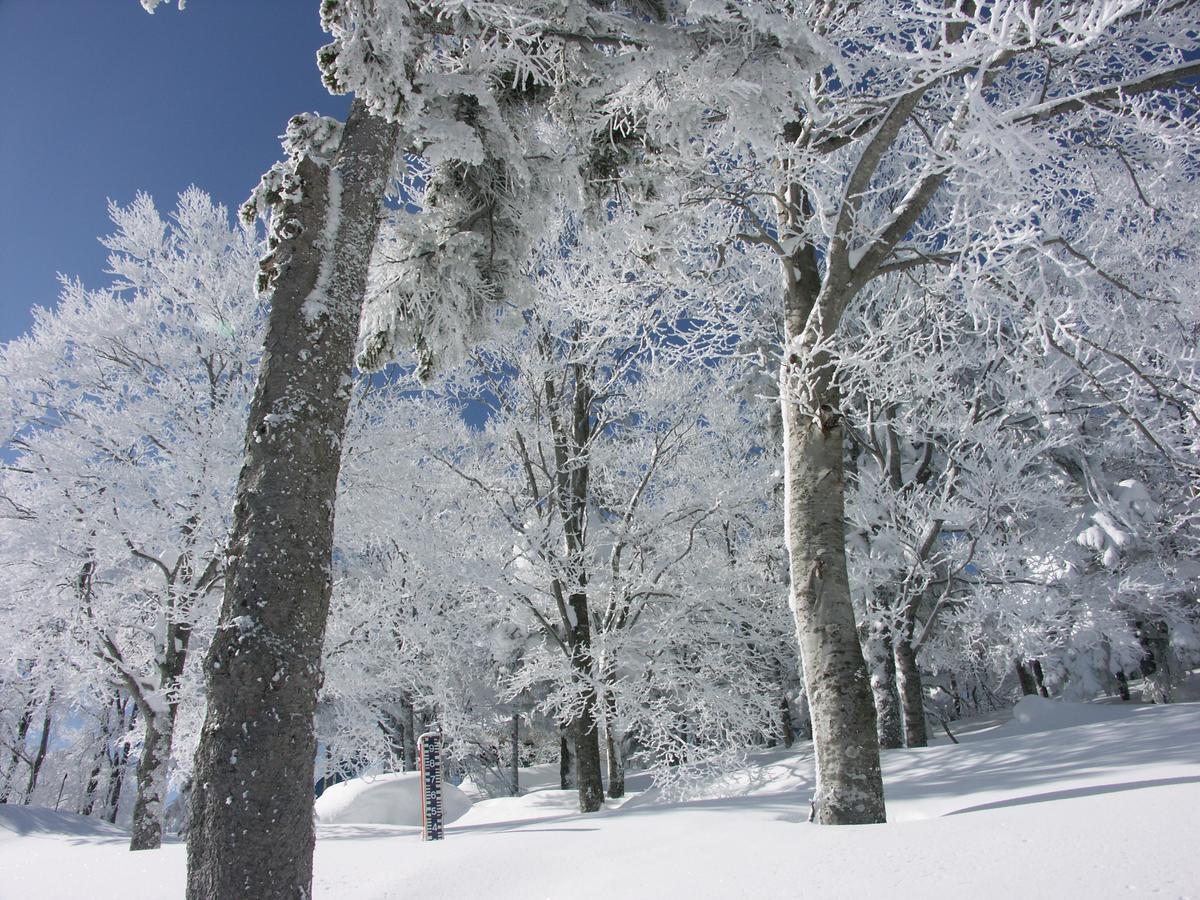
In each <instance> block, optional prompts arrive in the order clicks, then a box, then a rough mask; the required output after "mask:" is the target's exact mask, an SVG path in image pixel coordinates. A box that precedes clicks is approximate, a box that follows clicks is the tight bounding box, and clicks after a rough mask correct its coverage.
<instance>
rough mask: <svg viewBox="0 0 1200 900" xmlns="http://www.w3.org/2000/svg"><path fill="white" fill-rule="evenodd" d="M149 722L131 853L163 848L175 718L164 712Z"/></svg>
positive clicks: (148, 716)
mask: <svg viewBox="0 0 1200 900" xmlns="http://www.w3.org/2000/svg"><path fill="white" fill-rule="evenodd" d="M145 719H146V736H145V737H144V738H143V739H142V755H141V758H140V759H139V760H138V767H137V799H136V800H135V801H134V804H133V822H132V824H131V828H132V834H131V835H130V839H129V849H130V850H157V849H158V848H159V847H160V846H162V832H163V813H164V811H165V809H166V802H165V801H166V796H167V765H168V763H169V762H170V759H171V740H172V732H173V731H174V722H173V719H174V716H172V715H170V714H169V713H166V712H163V713H160V714H157V715H154V714H150V715H146V716H145Z"/></svg>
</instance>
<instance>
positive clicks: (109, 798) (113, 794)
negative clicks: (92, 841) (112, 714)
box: [104, 695, 137, 825]
mask: <svg viewBox="0 0 1200 900" xmlns="http://www.w3.org/2000/svg"><path fill="white" fill-rule="evenodd" d="M118 700H119V701H120V710H119V714H120V724H121V726H122V728H121V730H120V731H119V732H118V734H122V735H124V740H123V741H122V742H121V745H120V749H118V748H116V747H114V748H113V756H112V768H111V769H109V772H108V788H107V790H106V791H105V792H104V811H105V812H104V818H105V819H106V820H107V821H108V822H109V823H110V824H113V825H115V824H116V823H117V812H118V811H119V809H120V806H121V788H122V787H124V785H125V767H126V766H127V765H128V764H129V751H130V749H131V746H130V745H131V743H132V741H131V739H130V737H129V732H130V729H132V728H133V726H134V724H135V723H136V721H137V706H133V707H132V709H131V710H130V713H129V718H128V719H126V718H125V702H124V700H122V699H121V698H120V696H119V695H118Z"/></svg>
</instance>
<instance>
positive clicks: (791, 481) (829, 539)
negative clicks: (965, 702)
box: [780, 365, 886, 825]
mask: <svg viewBox="0 0 1200 900" xmlns="http://www.w3.org/2000/svg"><path fill="white" fill-rule="evenodd" d="M789 374H790V366H789V365H785V366H784V375H783V382H782V385H781V388H782V390H781V392H780V393H781V402H782V405H783V431H784V468H785V481H784V484H785V510H786V515H785V518H784V530H785V540H786V543H787V549H788V556H789V559H790V570H791V600H792V611H793V613H794V614H795V617H796V631H797V637H798V639H799V643H800V660H801V663H802V665H803V668H804V683H805V686H806V689H807V692H808V702H809V709H810V714H811V716H812V728H813V749H814V755H815V756H816V766H817V785H816V792H815V794H814V796H813V805H812V820H813V821H814V822H817V823H819V824H822V825H856V824H869V823H874V822H882V821H884V819H885V815H886V814H885V808H884V799H883V777H882V774H881V772H880V765H879V739H878V735H877V734H876V727H875V704H874V703H873V701H872V698H871V685H870V679H869V677H868V676H867V666H866V663H865V662H864V660H863V654H862V647H861V646H860V644H859V641H858V630H857V627H856V625H855V621H854V607H853V605H852V603H851V601H850V585H849V579H848V576H847V574H846V539H845V482H844V474H843V460H842V453H843V448H842V432H843V428H842V423H841V419H840V417H839V414H838V413H837V409H838V406H839V397H838V394H837V390H836V388H834V387H833V386H832V385H830V384H829V383H828V382H827V381H824V379H820V378H816V379H811V380H809V382H808V383H806V384H804V385H803V386H802V388H801V390H803V391H804V392H805V393H806V394H807V396H806V397H805V401H806V402H805V406H804V407H802V406H801V404H800V403H799V402H796V400H795V399H794V398H793V391H794V390H795V388H794V387H793V386H792V385H791V384H790V383H789V382H790V378H789Z"/></svg>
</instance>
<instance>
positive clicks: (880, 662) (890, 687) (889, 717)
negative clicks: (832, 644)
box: [867, 622, 904, 750]
mask: <svg viewBox="0 0 1200 900" xmlns="http://www.w3.org/2000/svg"><path fill="white" fill-rule="evenodd" d="M867 642H868V643H867V647H868V659H869V661H870V666H871V693H872V695H873V696H874V698H875V718H876V723H875V728H876V734H877V735H878V737H879V749H880V750H895V749H896V748H897V747H903V746H904V732H903V724H902V722H901V713H900V694H899V691H898V689H897V687H896V660H895V657H894V656H893V649H892V635H891V632H890V631H889V630H888V629H887V627H886V626H884V625H883V623H881V622H877V623H875V626H874V627H872V629H871V634H870V635H869V636H868V637H867Z"/></svg>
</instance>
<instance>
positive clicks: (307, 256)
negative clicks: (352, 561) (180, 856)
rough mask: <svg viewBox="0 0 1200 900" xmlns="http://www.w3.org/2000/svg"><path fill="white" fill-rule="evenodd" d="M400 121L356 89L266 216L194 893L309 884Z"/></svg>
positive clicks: (269, 893)
mask: <svg viewBox="0 0 1200 900" xmlns="http://www.w3.org/2000/svg"><path fill="white" fill-rule="evenodd" d="M396 143H397V129H396V127H395V126H393V125H389V124H388V123H386V122H384V121H383V120H382V119H378V118H375V117H372V116H370V115H369V114H368V113H367V111H366V107H365V105H363V104H362V103H361V102H360V101H357V100H356V101H355V102H354V104H353V106H352V108H351V111H350V116H349V119H348V121H347V123H346V127H345V131H344V133H343V137H342V140H341V145H340V147H339V149H338V151H337V153H336V155H335V158H334V160H333V164H332V166H330V167H326V166H325V165H323V164H322V163H321V162H320V161H318V160H315V159H313V158H312V157H311V156H306V157H304V158H303V159H301V160H300V161H299V163H298V165H297V167H296V177H297V180H298V187H299V196H298V197H293V198H291V199H288V200H286V202H285V203H284V205H283V208H282V209H280V210H278V211H277V212H276V213H275V220H274V221H275V223H276V224H278V226H279V227H278V228H274V229H273V230H274V236H275V239H276V241H277V245H276V246H275V248H274V258H273V263H274V265H275V271H276V273H277V275H276V280H275V284H274V292H273V295H272V299H271V312H270V317H269V319H268V322H267V336H266V343H265V347H264V354H263V360H262V365H261V368H260V371H259V377H258V384H257V387H256V389H255V395H254V401H253V403H252V405H251V410H250V420H249V424H248V426H247V435H246V457H245V462H244V464H243V467H242V472H241V475H240V477H239V480H238V491H237V502H236V505H235V507H234V518H233V533H232V536H231V541H230V554H231V556H230V561H229V571H228V575H227V578H226V588H225V597H224V601H223V603H222V607H221V614H220V618H219V620H218V627H217V632H216V635H215V636H214V638H213V642H212V646H211V648H210V650H209V653H208V657H207V659H206V663H205V675H206V681H207V687H208V712H207V716H206V719H205V723H204V727H203V730H202V732H201V737H200V746H199V749H198V750H197V752H196V774H195V789H194V796H193V798H192V811H191V823H190V826H189V829H188V838H189V839H188V882H187V896H188V898H189V900H212V898H220V900H233V898H239V897H255V898H289V900H300V898H308V897H311V895H312V856H313V844H314V832H313V763H314V759H315V757H316V736H315V732H314V722H313V714H314V712H315V709H316V701H317V692H318V690H319V689H320V686H321V679H322V670H321V649H322V645H323V643H324V639H325V623H326V618H327V616H328V612H329V597H330V592H331V588H332V553H333V518H334V499H335V494H336V489H337V478H338V470H339V467H340V464H341V451H342V437H343V434H344V432H345V425H346V411H347V408H348V405H349V400H350V388H351V384H352V381H351V373H352V371H353V368H352V366H353V354H354V343H355V339H356V337H357V332H358V323H359V318H360V315H361V312H362V301H363V293H364V290H365V287H366V276H367V263H368V260H369V259H370V255H371V251H372V248H373V246H374V243H375V237H376V234H377V232H378V228H379V211H380V204H381V202H382V198H383V192H384V188H385V187H386V184H387V176H388V173H389V172H390V170H391V165H392V160H393V158H394V156H395V152H396Z"/></svg>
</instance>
